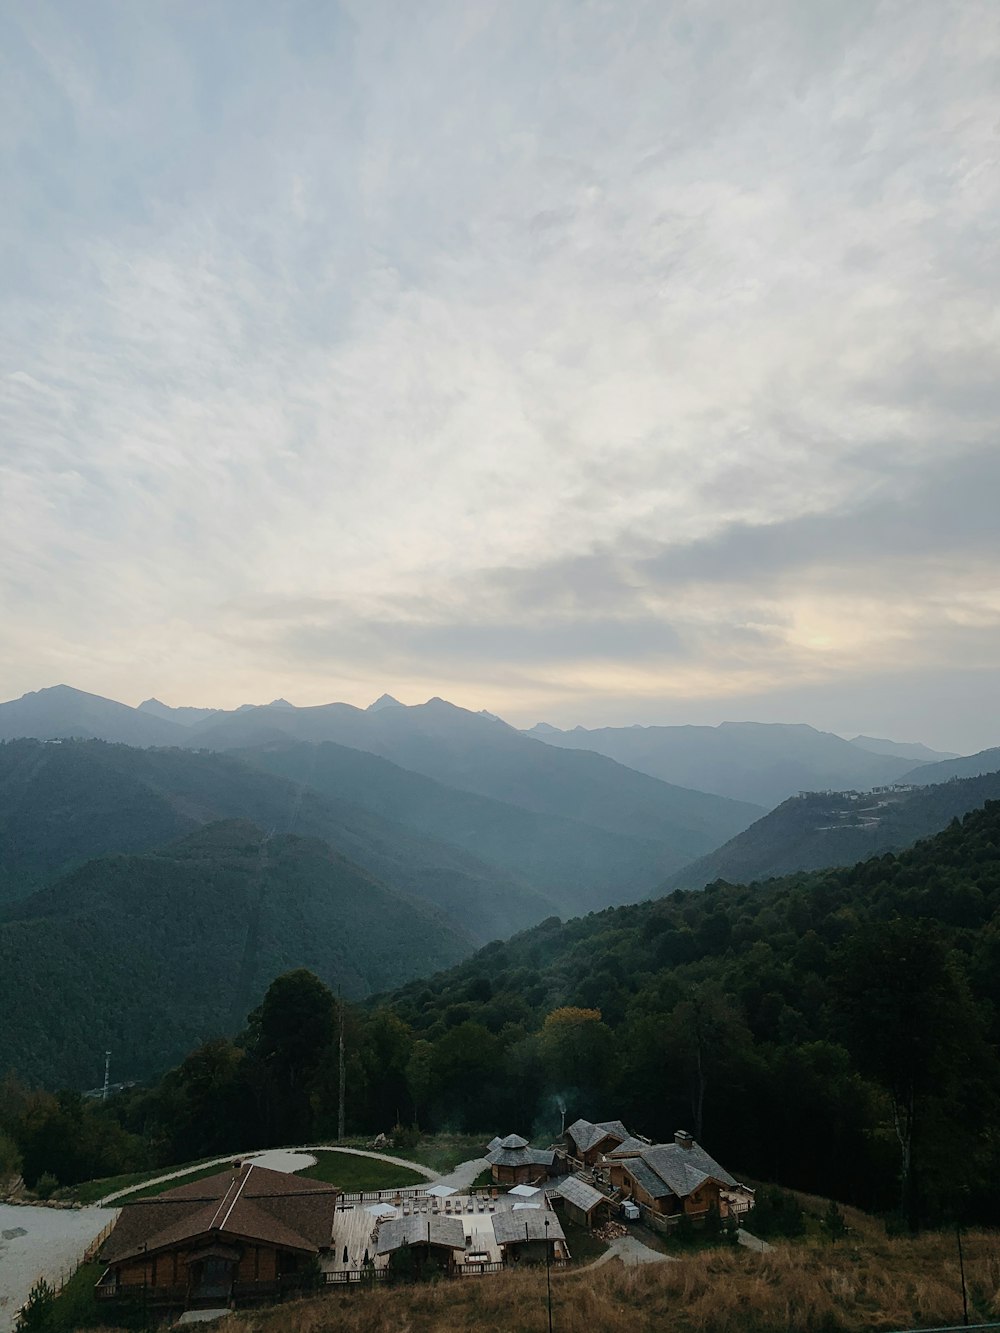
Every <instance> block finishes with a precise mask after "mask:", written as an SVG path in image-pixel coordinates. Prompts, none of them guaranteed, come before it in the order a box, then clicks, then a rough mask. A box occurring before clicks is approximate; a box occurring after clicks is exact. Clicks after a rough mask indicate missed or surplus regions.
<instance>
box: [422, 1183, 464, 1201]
mask: <svg viewBox="0 0 1000 1333" xmlns="http://www.w3.org/2000/svg"><path fill="white" fill-rule="evenodd" d="M424 1193H425V1194H429V1195H430V1196H431V1198H434V1199H447V1197H448V1195H449V1194H457V1193H458V1190H453V1189H452V1187H451V1186H450V1185H432V1186H431V1187H430V1189H429V1190H425V1191H424Z"/></svg>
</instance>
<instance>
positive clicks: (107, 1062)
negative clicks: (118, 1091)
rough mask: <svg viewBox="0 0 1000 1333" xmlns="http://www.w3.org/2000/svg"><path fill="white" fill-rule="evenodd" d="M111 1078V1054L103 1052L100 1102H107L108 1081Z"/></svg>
mask: <svg viewBox="0 0 1000 1333" xmlns="http://www.w3.org/2000/svg"><path fill="white" fill-rule="evenodd" d="M110 1078H111V1052H110V1051H105V1052H104V1088H103V1089H102V1091H101V1101H102V1102H106V1101H107V1100H108V1081H109V1079H110Z"/></svg>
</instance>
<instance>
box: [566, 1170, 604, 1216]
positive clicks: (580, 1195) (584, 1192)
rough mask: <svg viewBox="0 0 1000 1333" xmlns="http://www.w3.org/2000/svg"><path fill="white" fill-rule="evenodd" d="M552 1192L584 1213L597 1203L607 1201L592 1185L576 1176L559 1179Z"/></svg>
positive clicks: (588, 1211)
mask: <svg viewBox="0 0 1000 1333" xmlns="http://www.w3.org/2000/svg"><path fill="white" fill-rule="evenodd" d="M552 1193H553V1194H559V1195H561V1196H562V1198H564V1199H565V1200H566V1201H567V1203H572V1204H574V1205H575V1206H576V1207H577V1208H579V1209H581V1210H582V1211H583V1212H585V1213H590V1212H591V1211H592V1210H593V1209H594V1208H596V1207H597V1205H598V1204H599V1203H607V1202H608V1200H607V1198H606V1197H605V1196H604V1195H603V1194H602V1193H601V1192H600V1190H595V1189H594V1187H593V1186H592V1185H588V1184H587V1182H586V1181H585V1180H580V1179H578V1178H577V1177H576V1176H567V1177H566V1179H565V1180H561V1181H560V1182H559V1184H558V1185H557V1186H556V1188H555V1189H554V1190H553V1191H552Z"/></svg>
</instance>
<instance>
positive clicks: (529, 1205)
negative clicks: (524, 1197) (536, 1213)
mask: <svg viewBox="0 0 1000 1333" xmlns="http://www.w3.org/2000/svg"><path fill="white" fill-rule="evenodd" d="M541 1206H542V1205H541V1204H540V1203H515V1204H514V1206H513V1207H512V1208H511V1210H510V1211H511V1212H512V1213H516V1212H517V1210H518V1209H519V1208H541Z"/></svg>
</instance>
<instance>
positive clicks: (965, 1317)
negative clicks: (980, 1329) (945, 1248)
mask: <svg viewBox="0 0 1000 1333" xmlns="http://www.w3.org/2000/svg"><path fill="white" fill-rule="evenodd" d="M955 1235H956V1237H957V1239H958V1268H959V1272H960V1273H961V1274H962V1323H963V1324H964V1325H965V1326H966V1328H968V1326H969V1293H968V1290H967V1289H966V1286H965V1256H964V1255H963V1253H962V1224H961V1222H956V1223H955Z"/></svg>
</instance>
